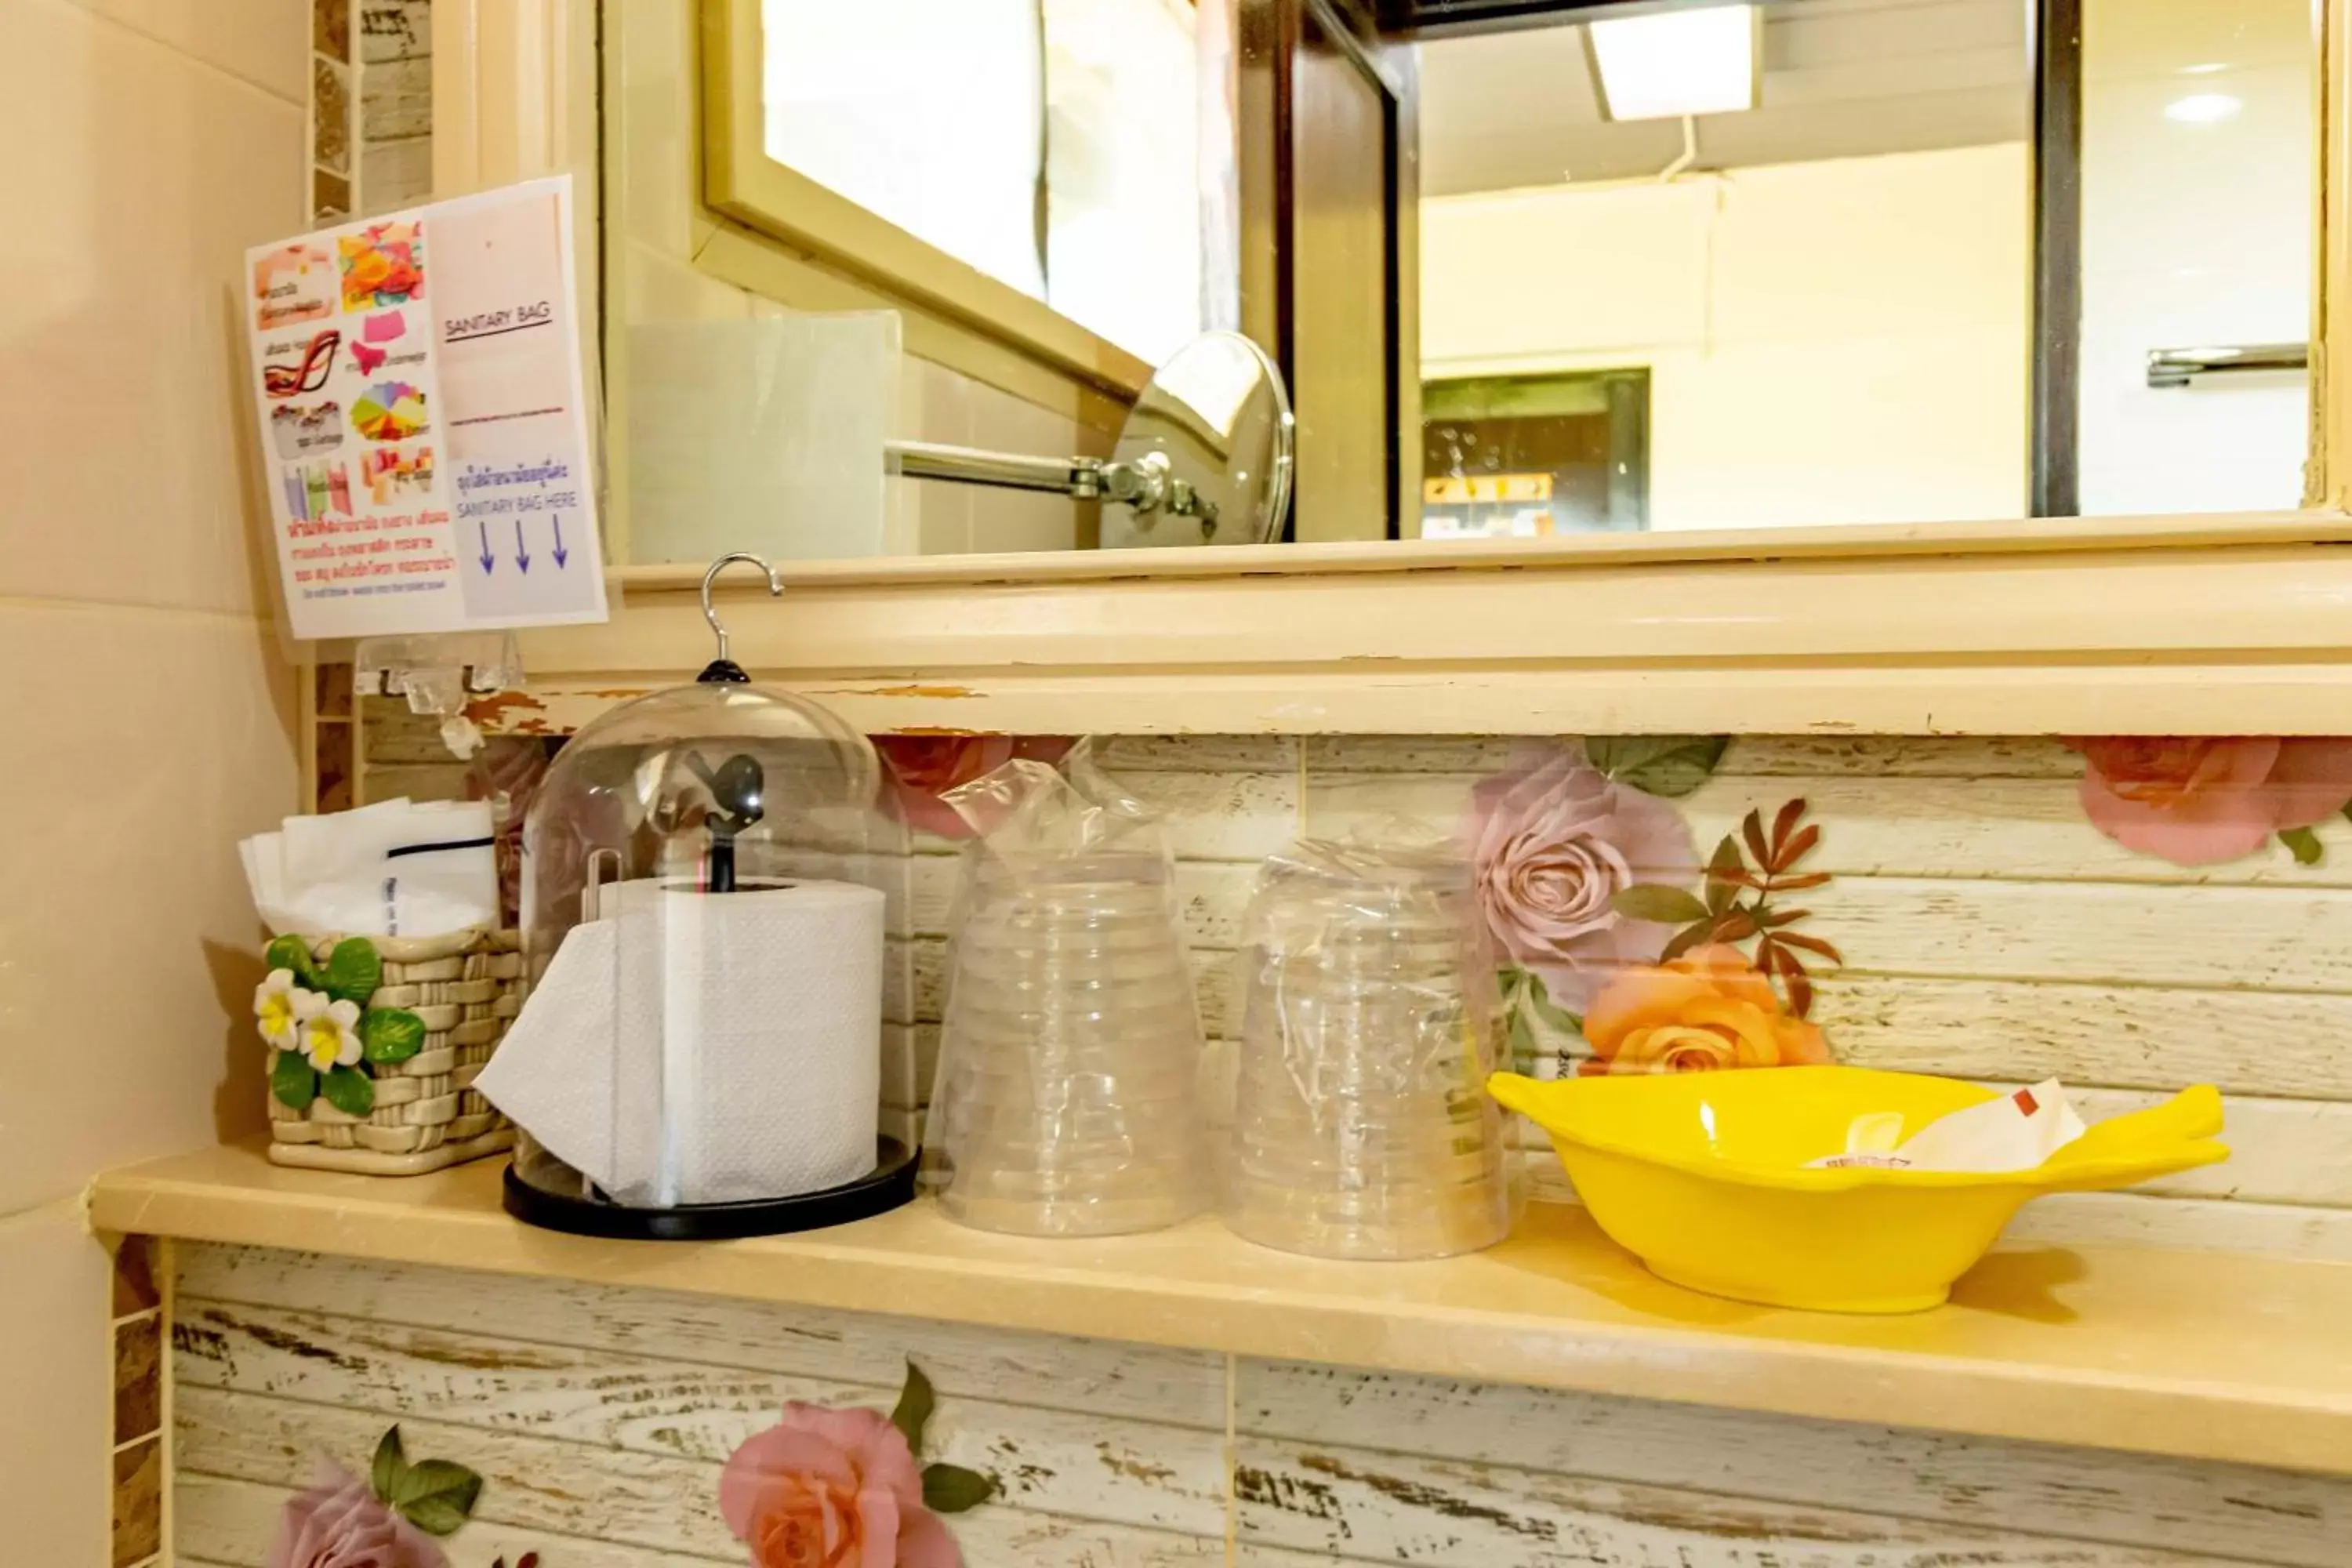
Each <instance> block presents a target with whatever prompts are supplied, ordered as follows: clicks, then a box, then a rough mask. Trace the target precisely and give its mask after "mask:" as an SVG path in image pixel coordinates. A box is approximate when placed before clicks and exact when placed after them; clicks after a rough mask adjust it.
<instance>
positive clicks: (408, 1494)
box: [392, 1459, 482, 1535]
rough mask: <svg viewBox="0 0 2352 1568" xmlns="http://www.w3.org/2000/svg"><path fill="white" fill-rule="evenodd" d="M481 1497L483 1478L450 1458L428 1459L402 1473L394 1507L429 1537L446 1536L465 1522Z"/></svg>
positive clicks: (393, 1494)
mask: <svg viewBox="0 0 2352 1568" xmlns="http://www.w3.org/2000/svg"><path fill="white" fill-rule="evenodd" d="M481 1495H482V1478H481V1477H479V1476H478V1475H476V1474H475V1473H474V1472H473V1471H471V1470H469V1469H467V1468H466V1467H465V1466H463V1465H457V1464H452V1463H450V1462H449V1461H448V1460H447V1459H425V1460H424V1461H422V1462H420V1463H417V1464H414V1465H411V1466H409V1467H408V1468H407V1469H405V1470H404V1471H403V1472H401V1476H400V1479H399V1480H398V1481H397V1482H396V1483H395V1484H394V1487H393V1493H392V1506H393V1507H394V1508H395V1509H397V1510H400V1512H401V1513H403V1514H404V1515H406V1516H407V1519H408V1522H409V1523H411V1524H413V1525H415V1526H416V1528H417V1529H419V1530H421V1531H425V1533H426V1534H428V1535H447V1534H449V1533H451V1532H452V1531H455V1530H456V1529H457V1527H458V1526H459V1525H461V1524H463V1523H465V1522H466V1518H467V1515H468V1514H470V1513H472V1512H473V1511H474V1502H475V1500H476V1499H478V1498H479V1497H480V1496H481Z"/></svg>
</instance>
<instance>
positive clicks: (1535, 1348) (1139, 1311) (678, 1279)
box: [90, 1145, 2352, 1475]
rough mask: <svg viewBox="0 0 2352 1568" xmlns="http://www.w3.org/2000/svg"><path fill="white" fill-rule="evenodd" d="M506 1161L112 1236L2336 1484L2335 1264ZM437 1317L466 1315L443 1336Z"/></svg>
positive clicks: (200, 1178) (165, 1172)
mask: <svg viewBox="0 0 2352 1568" xmlns="http://www.w3.org/2000/svg"><path fill="white" fill-rule="evenodd" d="M502 1164H503V1162H499V1161H494V1160H493V1161H479V1162H477V1163H473V1164H470V1165H465V1166H460V1167H458V1168H456V1169H453V1170H449V1171H445V1172H441V1173H436V1174H433V1175H428V1176H417V1177H409V1178H402V1179H389V1178H371V1177H364V1176H352V1175H340V1174H332V1173H320V1172H309V1171H293V1170H284V1169H280V1168H278V1167H277V1166H274V1165H271V1164H270V1163H268V1161H267V1160H266V1159H265V1158H264V1157H263V1155H262V1153H261V1151H260V1148H259V1146H258V1145H235V1146H229V1147H224V1148H216V1149H210V1150H205V1151H203V1152H197V1153H192V1154H185V1155H178V1156H174V1157H173V1158H170V1159H165V1160H158V1161H154V1162H152V1163H146V1164H142V1165H135V1166H131V1167H129V1168H127V1169H123V1170H120V1171H115V1172H111V1173H108V1174H106V1175H103V1176H101V1177H100V1178H99V1180H98V1181H97V1183H96V1184H94V1186H93V1187H92V1189H91V1193H90V1209H91V1215H92V1218H93V1221H94V1223H95V1224H96V1225H97V1226H99V1227H100V1228H101V1229H104V1230H109V1231H115V1232H122V1233H137V1234H144V1235H150V1236H158V1237H173V1238H178V1239H182V1240H188V1241H200V1242H219V1243H230V1244H238V1245H245V1246H253V1247H282V1248H287V1249H290V1250H295V1251H301V1252H313V1253H323V1254H327V1255H331V1256H335V1257H341V1258H367V1259H377V1260H382V1261H386V1262H399V1263H423V1264H438V1265H445V1266H448V1267H453V1268H478V1269H486V1270H489V1271H492V1272H496V1273H501V1274H515V1275H526V1276H536V1277H541V1278H554V1279H584V1280H593V1281H599V1282H603V1283H606V1284H613V1285H624V1286H630V1287H635V1288H642V1289H664V1290H682V1291H689V1292H696V1293H700V1294H705V1295H712V1296H725V1297H734V1298H740V1299H745V1300H764V1301H775V1302H782V1303H791V1304H798V1305H806V1306H814V1307H828V1308H835V1309H842V1310H856V1311H870V1312H889V1313H898V1314H901V1315H905V1316H909V1317H919V1318H928V1319H935V1320H940V1321H952V1322H964V1323H973V1324H981V1325H986V1326H991V1327H996V1328H1007V1329H1028V1330H1035V1331H1044V1332H1049V1333H1056V1334H1074V1335H1083V1336H1090V1337H1094V1338H1098V1339H1109V1340H1123V1341H1130V1342H1140V1343H1148V1344H1159V1345H1171V1346H1180V1347H1188V1348H1195V1349H1205V1350H1211V1351H1220V1352H1229V1353H1234V1354H1240V1355H1250V1356H1259V1357H1267V1358H1276V1359H1287V1360H1298V1361H1312V1362H1322V1363H1334V1364H1340V1365H1347V1366H1353V1367H1362V1368H1370V1369H1375V1370H1381V1371H1393V1372H1405V1373H1423V1374H1430V1375H1436V1376H1454V1377H1462V1378H1468V1379H1477V1380H1483V1381H1492V1382H1500V1383H1520V1384H1536V1385H1540V1386H1545V1387H1552V1388H1562V1389H1574V1390H1582V1391H1587V1392H1592V1393H1601V1394H1623V1395H1631V1396H1634V1397H1639V1398H1648V1399H1661V1400H1672V1401H1679V1402H1685V1403H1691V1404H1699V1405H1718V1406H1725V1407H1729V1408H1735V1409H1743V1410H1757V1411H1768V1412H1774V1413H1779V1414H1783V1415H1808V1416H1816V1417H1822V1418H1828V1419H1833V1420H1845V1421H1858V1422H1868V1423H1877V1424H1884V1425H1888V1426H1912V1427H1923V1428H1928V1429H1933V1430H1943V1431H1951V1432H1964V1433H1974V1434H1979V1435H1985V1436H2002V1437H2012V1438H2021V1439H2025V1440H2029V1441H2037V1442H2048V1443H2063V1444H2078V1445H2084V1446H2088V1447H2105V1448H2116V1449H2125V1450H2131V1451H2137V1452H2142V1453H2154V1454H2168V1455H2175V1456H2179V1457H2182V1458H2200V1459H2221V1460H2235V1461H2240V1462H2244V1463H2251V1464H2260V1465H2273V1466H2281V1467H2285V1468H2296V1469H2305V1470H2313V1471H2321V1472H2328V1473H2334V1474H2339V1475H2352V1264H2334V1263H2305V1262H2298V1261H2295V1260H2293V1259H2287V1258H2256V1257H2241V1256H2234V1255H2227V1254H2218V1253H2199V1252H2185V1251H2159V1250H2152V1249H2141V1248H2129V1247H2079V1248H2077V1247H2063V1248H2062V1247H2042V1246H2032V1245H2019V1246H2014V1247H2007V1248H2004V1249H2002V1250H2000V1251H1998V1252H1996V1253H1995V1254H1994V1255H1993V1256H1992V1257H1991V1258H1989V1259H1987V1260H1986V1262H1985V1263H1984V1264H1983V1265H1981V1266H1980V1267H1979V1268H1977V1269H1976V1270H1975V1271H1974V1272H1973V1273H1971V1274H1970V1275H1969V1276H1968V1277H1967V1278H1966V1279H1963V1280H1962V1281H1961V1283H1960V1287H1959V1289H1958V1291H1957V1292H1956V1293H1955V1296H1954V1299H1953V1301H1952V1303H1951V1304H1950V1305H1948V1306H1947V1307H1943V1308H1940V1309H1938V1310H1935V1311H1932V1312H1926V1313H1921V1314H1918V1315H1916V1316H1911V1317H1901V1318H1853V1317H1841V1316H1834V1315H1828V1314H1815V1313H1805V1312H1794V1311H1785V1310H1773V1309H1767V1308H1758V1307H1747V1306H1741V1305H1739V1304H1738V1303H1735V1302H1729V1301H1719V1300H1713V1299H1712V1298H1708V1297H1705V1296H1699V1295H1695V1294H1692V1293H1690V1292H1688V1291H1685V1290H1683V1289H1678V1288H1676V1287H1675V1286H1671V1285H1667V1284H1665V1283H1664V1282H1663V1281H1660V1280H1658V1279H1654V1278H1652V1277H1651V1276H1650V1275H1649V1274H1648V1273H1646V1272H1645V1271H1644V1270H1643V1268H1641V1266H1640V1265H1639V1264H1638V1263H1636V1262H1634V1261H1633V1258H1630V1257H1629V1256H1627V1255H1626V1254H1625V1253H1623V1252H1622V1251H1620V1250H1619V1249H1618V1248H1617V1247H1615V1246H1614V1245H1612V1243H1611V1242H1609V1241H1608V1240H1607V1238H1605V1237H1602V1236H1601V1234H1600V1233H1599V1232H1598V1231H1597V1230H1596V1229H1595V1228H1594V1227H1593V1226H1592V1225H1591V1221H1590V1220H1589V1219H1587V1218H1586V1217H1585V1215H1584V1214H1583V1213H1582V1211H1581V1210H1579V1209H1576V1208H1573V1207H1561V1206H1554V1205H1536V1206H1534V1207H1532V1208H1530V1210H1529V1211H1528V1216H1527V1218H1526V1219H1525V1220H1524V1221H1523V1222H1522V1223H1521V1225H1520V1226H1519V1227H1518V1229H1517V1232H1516V1233H1515V1234H1514V1235H1513V1236H1512V1237H1511V1238H1510V1239H1509V1240H1508V1241H1507V1242H1505V1243H1504V1244H1503V1245H1501V1246H1499V1247H1494V1248H1492V1249H1490V1250H1488V1251H1486V1252H1484V1253H1479V1254H1476V1255H1475V1256H1472V1257H1467V1258H1452V1259H1447V1260H1444V1261H1442V1262H1431V1263H1407V1264H1347V1263H1332V1262H1324V1261H1320V1260H1317V1259H1313V1258H1294V1257H1290V1256H1288V1255H1286V1254H1283V1253H1278V1252H1270V1251H1266V1250H1265V1249H1263V1248H1260V1247H1253V1246H1251V1245H1249V1244H1248V1243H1245V1242H1243V1241H1241V1240H1239V1239H1238V1238H1236V1237H1234V1236H1232V1235H1230V1234H1229V1233H1227V1232H1226V1231H1225V1230H1224V1229H1223V1228H1222V1227H1221V1226H1218V1225H1217V1224H1216V1222H1214V1221H1213V1220H1208V1219H1203V1220H1197V1221H1194V1222H1192V1224H1190V1225H1187V1226H1181V1227H1179V1228H1177V1229H1174V1230H1170V1231H1162V1232H1159V1233H1156V1234H1152V1235H1147V1236H1137V1237H1118V1238H1115V1239H1106V1240H1096V1241H1034V1240H1027V1239H1024V1238H1020V1237H1004V1236H993V1235H990V1234H987V1233H984V1232H980V1231H973V1230H968V1229H965V1228H964V1227H962V1226H958V1225H955V1224H953V1223H952V1222H950V1221H949V1220H948V1219H946V1218H945V1217H944V1216H943V1215H940V1213H939V1211H938V1210H937V1208H936V1207H934V1206H933V1205H930V1204H929V1203H919V1204H917V1205H913V1206H910V1207H908V1208H905V1209H901V1210H898V1212H896V1213H893V1214H889V1215H882V1216H880V1217H877V1218H875V1219H870V1220H865V1221H862V1222H860V1223H858V1224H856V1225H850V1226H840V1227H838V1228H835V1229H833V1230H827V1231H820V1232H814V1233H810V1234H807V1235H803V1236H796V1237H769V1238H763V1239H758V1240H751V1241H739V1242H726V1243H713V1244H702V1245H688V1244H662V1243H647V1242H618V1241H601V1240H593V1239H587V1238H583V1237H569V1236H560V1235H556V1234H553V1233H551V1232H546V1231H540V1230H534V1229H532V1228H530V1227H529V1226H524V1225H521V1224H519V1223H518V1222H516V1221H515V1220H513V1219H510V1218H509V1217H508V1216H507V1215H506V1214H505V1213H504V1212H503V1211H502V1210H501V1209H500V1208H499V1173H500V1170H501V1167H502ZM453 1326H455V1325H453Z"/></svg>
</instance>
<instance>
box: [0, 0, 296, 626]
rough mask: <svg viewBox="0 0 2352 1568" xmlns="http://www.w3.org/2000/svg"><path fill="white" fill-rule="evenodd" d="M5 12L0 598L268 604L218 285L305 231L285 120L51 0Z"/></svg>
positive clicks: (236, 370) (250, 447)
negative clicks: (270, 244) (9, 526)
mask: <svg viewBox="0 0 2352 1568" xmlns="http://www.w3.org/2000/svg"><path fill="white" fill-rule="evenodd" d="M125 3H126V4H127V3H128V0H125ZM160 8H161V7H159V9H160ZM238 9H251V7H242V6H241V7H238ZM7 15H8V20H9V22H10V23H11V26H9V27H8V28H7V30H6V35H5V47H0V142H5V144H6V145H7V146H9V147H11V148H13V149H15V150H16V155H14V156H12V157H11V158H10V159H9V160H8V163H7V172H6V174H5V175H0V222H5V234H6V238H5V240H0V253H5V256H6V258H7V259H6V266H7V271H8V277H9V287H8V289H6V291H5V294H0V418H5V421H6V423H7V426H8V432H9V435H8V441H7V444H6V448H5V453H0V515H5V516H6V517H8V518H10V519H12V520H14V521H16V525H17V529H18V531H19V533H18V537H17V539H16V541H14V542H12V548H11V549H9V550H8V551H7V552H5V557H0V596H11V597H14V596H23V597H31V598H81V599H102V600H110V601H115V602H128V603H133V604H144V605H174V606H184V607H190V608H200V609H212V610H229V611H236V612H246V611H249V610H251V609H253V608H254V607H255V606H256V605H263V604H267V603H268V598H267V594H268V589H267V587H266V581H267V580H266V579H265V578H264V577H263V576H262V570H263V562H262V558H261V554H260V544H261V538H260V535H259V531H258V530H257V528H256V527H255V526H254V525H253V523H252V522H251V521H249V516H250V515H253V514H258V513H260V512H261V511H262V510H263V509H264V507H265V504H266V503H265V502H264V500H263V495H264V492H263V490H262V489H261V484H260V476H259V474H258V471H257V469H258V461H259V459H258V455H257V448H256V446H255V443H254V437H253V436H252V416H251V413H250V409H249V405H248V404H247V397H248V396H249V394H248V393H247V390H246V382H245V377H244V375H243V374H242V371H241V366H242V364H243V356H244V353H245V348H244V343H243V342H242V341H241V339H240V337H239V334H238V331H237V318H236V306H235V303H234V299H233V289H234V288H235V284H236V277H237V273H238V270H239V268H241V266H242V264H243V251H244V247H246V246H247V245H248V244H252V243H255V242H257V241H262V240H268V239H271V238H275V237H278V236H281V235H284V234H288V233H291V232H293V231H294V230H296V229H299V227H300V226H302V213H303V205H302V178H303V170H302V166H301V161H300V160H301V151H300V149H301V132H302V110H301V109H300V108H299V107H298V106H297V105H295V104H292V103H289V102H286V101H283V100H279V99H276V98H273V97H270V96H268V95H267V94H265V93H263V92H261V91H259V90H257V89H255V88H254V87H252V86H251V85H249V84H248V83H247V82H244V81H241V80H237V79H233V78H230V77H227V76H224V75H223V74H222V73H221V72H220V71H218V70H216V69H214V68H211V67H210V66H206V65H202V64H199V63H197V62H196V61H194V60H193V59H191V58H189V57H187V56H185V55H183V54H180V53H178V52H176V51H174V50H173V49H172V48H169V47H166V46H164V45H163V44H160V43H157V42H156V41H154V40H153V39H152V38H150V37H146V36H144V35H142V34H140V33H135V32H132V31H130V30H128V29H127V28H125V27H122V26H117V25H116V24H114V23H112V22H110V21H107V20H104V19H102V18H100V16H96V15H94V14H93V13H91V12H89V11H87V10H84V9H81V8H80V7H79V6H78V5H69V4H67V3H66V0H25V3H23V4H19V5H12V6H11V7H10V8H9V11H8V14H7ZM288 16H289V20H287V21H286V24H285V25H286V26H289V27H291V28H294V29H295V30H296V36H297V37H300V36H302V34H301V26H302V17H301V16H300V14H299V12H295V11H291V10H289V13H288ZM248 507H250V508H251V509H252V512H251V513H249V512H248V510H247V509H248Z"/></svg>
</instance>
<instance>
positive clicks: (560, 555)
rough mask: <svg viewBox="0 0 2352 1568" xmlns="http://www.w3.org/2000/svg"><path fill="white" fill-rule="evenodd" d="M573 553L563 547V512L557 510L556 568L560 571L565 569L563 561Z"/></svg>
mask: <svg viewBox="0 0 2352 1568" xmlns="http://www.w3.org/2000/svg"><path fill="white" fill-rule="evenodd" d="M571 554H572V552H570V551H568V550H566V549H564V548H563V514H562V512H557V513H556V514H555V569H556V570H557V571H558V572H561V571H562V570H563V563H564V562H565V561H566V560H567V559H569V558H570V556H571Z"/></svg>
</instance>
